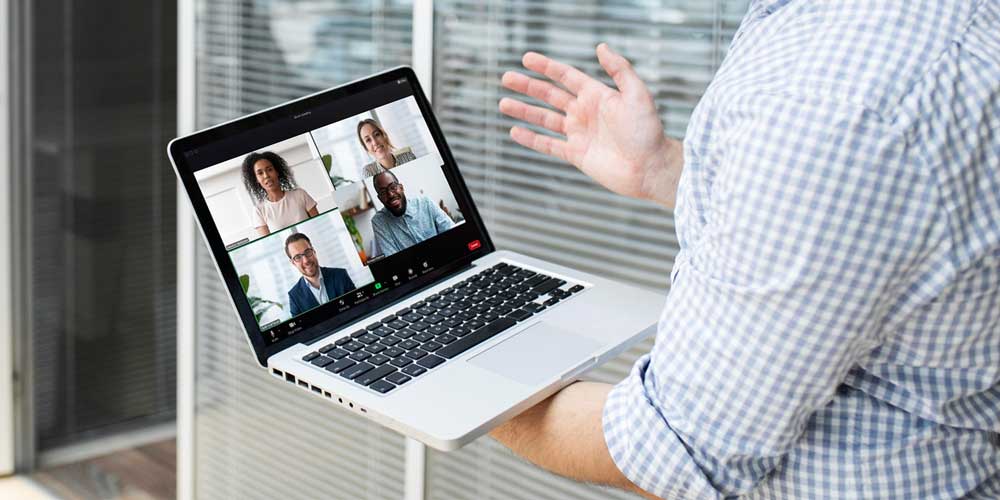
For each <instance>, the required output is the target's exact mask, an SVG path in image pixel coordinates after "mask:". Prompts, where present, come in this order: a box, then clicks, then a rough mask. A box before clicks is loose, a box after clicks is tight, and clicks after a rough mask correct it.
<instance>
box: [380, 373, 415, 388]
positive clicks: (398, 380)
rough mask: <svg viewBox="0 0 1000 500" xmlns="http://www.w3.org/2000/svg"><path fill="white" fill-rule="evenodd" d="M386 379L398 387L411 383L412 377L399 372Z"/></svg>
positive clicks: (387, 376)
mask: <svg viewBox="0 0 1000 500" xmlns="http://www.w3.org/2000/svg"><path fill="white" fill-rule="evenodd" d="M385 379H386V380H388V381H389V382H392V383H393V384H396V385H403V384H405V383H407V382H409V381H410V377H407V376H406V375H403V374H402V373H400V372H398V371H396V372H392V373H390V374H388V375H386V376H385Z"/></svg>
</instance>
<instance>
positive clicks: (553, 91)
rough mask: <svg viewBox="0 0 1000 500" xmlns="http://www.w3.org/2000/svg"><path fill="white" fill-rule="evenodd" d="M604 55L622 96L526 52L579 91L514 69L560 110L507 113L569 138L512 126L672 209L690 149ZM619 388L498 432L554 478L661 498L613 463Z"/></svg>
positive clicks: (543, 410)
mask: <svg viewBox="0 0 1000 500" xmlns="http://www.w3.org/2000/svg"><path fill="white" fill-rule="evenodd" d="M597 56H598V59H599V60H600V63H601V66H603V67H604V69H605V71H607V73H608V74H609V75H610V76H611V77H612V78H613V79H614V81H615V84H616V86H617V87H618V89H617V90H616V89H612V88H610V87H608V86H606V85H604V84H603V83H601V82H599V81H597V80H595V79H593V78H591V77H589V76H587V75H585V74H584V73H582V72H580V71H579V70H577V69H576V68H573V67H571V66H568V65H565V64H562V63H560V62H557V61H554V60H552V59H549V58H548V57H545V56H543V55H540V54H536V53H528V54H525V56H524V59H523V63H524V66H525V68H527V69H529V70H531V71H534V72H537V73H541V74H543V75H545V76H546V77H548V78H550V79H551V80H553V81H555V82H558V83H559V84H561V85H562V86H563V87H565V88H566V89H568V90H569V92H567V91H565V90H563V89H561V88H559V87H558V86H556V85H554V84H552V83H551V82H547V81H542V80H538V79H535V78H530V77H528V76H525V75H523V74H521V73H516V72H512V71H511V72H507V73H506V74H504V76H503V85H504V86H505V87H507V88H509V89H511V90H514V91H516V92H520V93H522V94H526V95H528V96H531V97H534V98H536V99H539V100H541V101H543V102H545V103H547V104H549V105H551V106H553V107H554V108H556V110H558V111H559V112H556V111H553V110H550V109H546V108H542V107H538V106H532V105H529V104H525V103H523V102H521V101H518V100H515V99H509V98H504V99H502V100H501V101H500V111H501V112H503V113H504V114H507V115H509V116H511V117H513V118H517V119H520V120H524V121H526V122H529V123H532V124H535V125H539V126H541V127H544V128H546V129H548V130H549V131H551V132H553V133H555V134H559V135H561V136H565V139H561V138H553V137H549V136H546V135H542V134H537V133H535V132H532V131H530V130H528V129H526V128H523V127H514V128H512V129H511V137H512V138H513V139H514V140H515V141H516V142H517V143H519V144H521V145H522V146H525V147H528V148H531V149H534V150H535V151H538V152H540V153H543V154H547V155H551V156H555V157H557V158H560V159H562V160H564V161H567V162H569V163H571V164H573V165H574V166H576V167H577V168H579V169H580V170H581V171H582V172H584V173H585V174H587V175H588V176H590V177H591V178H593V179H594V180H596V181H597V182H599V183H601V184H602V185H603V186H604V187H606V188H608V189H610V190H611V191H614V192H616V193H618V194H622V195H625V196H630V197H634V198H641V199H647V200H650V201H653V202H656V203H658V204H660V205H662V206H664V207H665V208H668V209H672V208H673V207H674V203H675V200H676V193H677V183H678V181H679V180H680V176H681V170H682V168H683V166H684V156H683V145H682V144H681V142H680V141H678V140H676V139H673V138H670V137H667V136H666V135H665V134H664V132H663V125H662V123H661V122H660V118H659V116H658V115H657V112H656V106H655V103H654V101H653V97H652V95H650V93H649V90H648V89H647V88H646V85H645V84H644V83H643V82H642V81H641V80H640V79H639V76H638V75H637V74H636V73H635V71H634V70H633V69H632V67H631V65H630V64H629V62H628V61H627V60H626V59H625V58H624V57H622V56H620V55H618V54H616V53H614V52H612V51H611V50H610V49H609V48H608V47H607V45H604V44H601V45H600V46H598V48H597ZM611 388H612V386H611V385H608V384H600V383H593V382H578V383H575V384H572V385H570V386H568V387H566V388H564V389H563V390H562V391H560V392H559V393H557V394H555V395H554V396H552V397H550V398H548V399H546V400H545V401H543V402H542V403H539V404H538V405H536V406H534V407H532V408H530V409H529V410H527V411H525V412H524V413H522V414H521V415H519V416H517V417H516V418H514V419H513V420H511V421H509V422H507V423H505V424H504V425H501V426H500V427H498V428H496V429H494V430H493V431H492V432H491V433H490V435H491V436H492V437H493V438H495V439H497V440H498V441H500V442H501V443H502V444H504V445H505V446H507V447H508V448H510V449H511V450H512V451H513V452H514V453H516V454H518V455H520V456H522V457H524V458H525V459H527V460H529V461H531V462H532V463H534V464H536V465H538V466H540V467H542V468H545V469H547V470H549V471H552V472H555V473H557V474H560V475H563V476H566V477H570V478H573V479H576V480H578V481H587V482H593V483H598V484H603V485H608V486H613V487H617V488H621V489H625V490H628V491H632V492H635V493H639V494H641V495H643V496H644V497H646V498H657V497H654V496H652V495H650V494H649V493H647V492H645V491H643V490H641V489H640V488H639V487H637V486H635V485H634V484H633V483H632V482H631V481H629V479H628V478H626V477H625V475H623V474H622V472H621V471H620V470H619V469H618V467H617V466H616V465H615V463H614V461H613V460H612V459H611V455H610V453H609V451H608V447H607V444H606V443H605V440H604V432H603V430H602V423H601V415H602V411H603V408H604V402H605V400H606V399H607V395H608V393H609V392H610V391H611Z"/></svg>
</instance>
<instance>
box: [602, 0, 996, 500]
mask: <svg viewBox="0 0 1000 500" xmlns="http://www.w3.org/2000/svg"><path fill="white" fill-rule="evenodd" d="M684 154H685V161H686V164H685V166H684V173H683V176H682V178H681V183H680V187H679V190H678V201H677V207H676V212H675V217H676V227H677V233H678V237H679V239H680V246H681V251H680V254H679V255H678V257H677V260H676V263H675V265H674V271H673V276H672V277H671V279H672V287H671V291H670V295H669V297H668V299H667V304H666V307H665V310H664V312H663V316H662V318H661V319H660V324H659V333H658V336H657V339H656V345H655V347H654V348H653V350H652V352H651V353H650V354H649V355H647V356H644V357H643V358H641V359H640V360H639V361H638V362H637V363H636V365H635V367H634V368H633V370H632V373H631V374H630V375H629V376H628V377H627V378H626V379H625V380H624V381H623V382H622V383H621V384H619V385H618V386H616V387H615V389H614V390H613V391H612V393H611V395H610V396H609V398H608V401H607V403H606V406H605V409H604V433H605V438H606V441H607V444H608V448H609V450H610V451H611V455H612V457H613V458H614V460H615V462H616V463H617V465H618V467H619V468H620V469H621V470H622V471H623V473H624V474H625V475H626V476H627V477H628V478H630V479H631V480H632V481H633V482H634V483H635V484H637V485H638V486H640V487H641V488H643V489H645V490H647V491H649V492H651V493H654V494H657V495H660V496H663V497H666V498H680V497H683V498H716V497H725V496H737V495H745V496H747V497H750V498H810V499H812V498H894V499H895V498H899V499H925V498H956V497H963V496H964V497H969V498H1000V434H998V433H1000V2H997V1H996V0H989V1H982V0H981V1H961V2H959V1H939V0H933V1H900V0H896V1H890V0H878V1H874V0H873V1H850V0H847V1H841V0H837V1H828V2H794V1H793V2H789V1H779V2H773V1H772V2H759V3H754V4H752V5H751V8H750V12H749V13H748V14H747V16H746V17H745V18H744V20H743V23H742V25H741V27H740V29H739V32H738V33H737V35H736V37H735V38H734V40H733V42H732V45H731V47H730V52H729V54H728V55H727V58H726V60H725V61H724V63H723V65H722V67H721V68H720V69H719V71H718V74H717V75H716V77H715V79H714V80H713V81H712V83H711V85H710V86H709V88H708V90H707V91H706V93H705V95H704V97H703V98H702V100H701V102H700V103H699V105H698V107H697V109H696V110H695V112H694V115H693V116H692V119H691V123H690V124H689V127H688V130H687V134H686V138H685V141H684Z"/></svg>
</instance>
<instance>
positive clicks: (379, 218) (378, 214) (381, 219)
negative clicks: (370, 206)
mask: <svg viewBox="0 0 1000 500" xmlns="http://www.w3.org/2000/svg"><path fill="white" fill-rule="evenodd" d="M388 218H389V214H388V211H387V210H386V208H385V207H382V208H380V209H378V210H376V211H375V215H373V216H372V224H385V222H386V221H387V220H388Z"/></svg>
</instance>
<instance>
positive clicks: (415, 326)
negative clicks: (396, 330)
mask: <svg viewBox="0 0 1000 500" xmlns="http://www.w3.org/2000/svg"><path fill="white" fill-rule="evenodd" d="M430 326H431V325H428V324H427V323H424V322H423V321H418V322H416V323H413V324H411V325H410V329H411V330H416V331H418V332H422V331H424V330H426V329H428V328H430Z"/></svg>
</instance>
